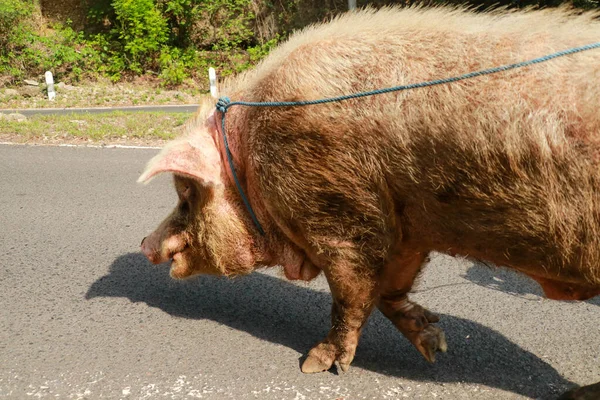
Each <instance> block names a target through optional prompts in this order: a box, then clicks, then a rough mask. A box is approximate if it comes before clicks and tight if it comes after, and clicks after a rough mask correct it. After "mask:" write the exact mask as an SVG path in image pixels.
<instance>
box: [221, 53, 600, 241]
mask: <svg viewBox="0 0 600 400" xmlns="http://www.w3.org/2000/svg"><path fill="white" fill-rule="evenodd" d="M597 48H600V42H597V43H592V44H588V45H585V46H580V47H574V48H571V49H567V50H562V51H559V52H556V53H552V54H548V55H545V56H543V57H539V58H534V59H532V60H528V61H522V62H519V63H515V64H508V65H502V66H499V67H494V68H488V69H483V70H480V71H474V72H469V73H467V74H463V75H459V76H455V77H451V78H444V79H436V80H432V81H427V82H420V83H412V84H409V85H401V86H394V87H390V88H384V89H377V90H371V91H368V92H359V93H353V94H348V95H344V96H338V97H330V98H324V99H317V100H301V101H265V102H248V101H234V102H232V101H231V100H229V98H228V97H221V98H220V99H219V101H218V102H217V105H216V107H217V110H218V111H220V112H221V130H222V134H223V141H224V143H225V152H226V154H227V161H228V162H229V167H230V168H231V173H232V175H233V180H234V181H235V185H236V187H237V189H238V191H239V193H240V196H241V198H242V201H243V202H244V205H245V206H246V209H247V210H248V213H249V214H250V217H251V218H252V221H253V222H254V225H255V226H256V229H257V230H258V231H259V232H260V234H261V235H264V234H265V232H264V230H263V228H262V226H261V224H260V222H259V221H258V218H257V217H256V214H254V211H253V209H252V206H251V205H250V202H249V201H248V198H247V197H246V194H245V193H244V190H243V189H242V186H241V184H240V182H239V179H238V177H237V174H236V172H235V166H234V165H233V156H232V155H231V151H230V150H229V143H228V141H227V135H226V133H225V115H226V114H227V110H228V109H229V108H231V107H233V106H245V107H299V106H311V105H317V104H326V103H334V102H339V101H345V100H350V99H358V98H361V97H367V96H374V95H379V94H385V93H391V92H399V91H403V90H410V89H418V88H423V87H429V86H436V85H442V84H447V83H453V82H458V81H462V80H466V79H471V78H476V77H479V76H484V75H490V74H495V73H499V72H504V71H509V70H511V69H517V68H523V67H527V66H530V65H534V64H539V63H542V62H546V61H550V60H553V59H555V58H558V57H563V56H567V55H571V54H575V53H580V52H582V51H587V50H592V49H597Z"/></svg>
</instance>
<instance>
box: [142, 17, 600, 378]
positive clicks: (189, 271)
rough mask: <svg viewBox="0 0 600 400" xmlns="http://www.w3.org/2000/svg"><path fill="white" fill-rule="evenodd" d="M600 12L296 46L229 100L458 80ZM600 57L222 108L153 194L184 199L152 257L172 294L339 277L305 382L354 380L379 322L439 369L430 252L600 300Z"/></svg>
mask: <svg viewBox="0 0 600 400" xmlns="http://www.w3.org/2000/svg"><path fill="white" fill-rule="evenodd" d="M595 17H596V14H593V13H578V14H576V13H574V12H571V11H569V10H566V9H558V10H542V11H526V12H507V11H498V12H493V13H488V14H484V13H478V14H475V13H471V12H469V11H466V10H463V9H454V8H446V7H441V8H431V9H429V8H420V7H416V8H415V7H413V8H404V9H400V8H387V9H383V10H380V11H375V10H365V11H360V12H354V13H348V14H346V15H343V16H341V17H338V18H336V19H334V20H333V21H331V22H329V23H326V24H321V25H316V26H311V27H308V28H306V29H304V30H303V31H301V32H299V33H296V34H295V35H293V36H292V37H291V38H290V39H289V40H288V41H286V42H285V43H283V44H281V45H280V46H279V47H278V48H277V49H275V50H274V51H273V52H272V53H271V54H270V55H269V56H268V57H267V58H266V59H265V60H263V61H262V62H261V63H260V64H259V65H258V66H257V67H256V68H254V69H253V70H251V71H249V72H246V73H243V74H240V75H238V76H236V77H234V78H231V79H229V80H228V81H227V82H226V83H225V87H226V88H225V89H224V91H223V92H222V94H223V95H227V96H229V97H230V98H231V99H232V100H234V101H235V100H243V101H253V102H265V101H297V100H313V99H319V98H328V97H335V96H340V95H344V94H349V93H356V92H361V91H369V90H373V89H378V88H387V87H392V86H396V85H403V84H410V83H417V82H423V81H429V80H433V79H438V78H445V77H452V76H457V75H461V74H464V73H467V72H471V71H476V70H481V69H485V68H490V67H495V66H499V65H505V64H511V63H515V62H519V61H524V60H528V59H533V58H536V57H540V56H542V55H545V54H550V53H554V52H557V51H559V50H564V49H569V48H572V47H576V46H581V45H585V44H589V43H594V42H596V41H598V38H600V22H598V20H597V19H596V18H595ZM598 82H600V50H590V51H585V52H582V53H578V54H575V55H570V56H566V57H561V58H557V59H555V60H552V61H549V62H545V63H541V64H537V65H534V66H530V67H526V68H520V69H515V70H510V71H505V72H502V73H498V74H493V75H486V76H481V77H477V78H473V79H468V80H464V81H460V82H455V83H451V84H445V85H439V86H434V87H428V88H420V89H416V90H410V91H401V92H394V93H389V94H383V95H377V96H370V97H366V98H360V99H352V100H347V101H343V102H335V103H329V104H322V105H311V106H304V107H276V108H264V107H244V106H232V107H231V108H229V109H228V110H227V114H226V115H227V118H226V134H227V139H228V142H229V147H230V150H231V155H232V162H233V165H234V167H235V171H236V173H237V177H238V178H239V183H240V186H241V187H242V188H243V191H244V192H245V194H246V195H247V198H248V201H249V203H250V204H251V206H252V209H253V210H254V212H255V214H256V218H257V219H258V221H259V222H260V225H261V226H262V227H263V228H264V235H262V234H261V233H260V232H259V230H258V229H257V227H256V226H255V224H254V223H253V220H252V219H251V216H250V214H249V211H248V210H247V208H246V206H245V205H244V202H243V200H242V197H241V196H240V192H239V191H238V189H237V187H236V184H235V182H234V177H233V175H232V169H231V168H230V165H229V161H228V159H227V155H226V149H225V145H224V139H223V132H222V128H221V112H219V111H217V110H216V109H215V105H214V103H215V102H214V100H209V99H205V100H203V102H202V105H201V106H200V108H199V110H198V112H197V114H196V115H195V116H194V117H193V118H192V119H191V120H190V121H189V122H188V124H187V126H186V131H185V133H184V134H182V136H181V137H179V138H178V139H176V140H174V141H172V142H171V143H169V144H168V145H167V146H166V147H165V148H164V149H163V150H162V151H161V152H160V154H158V155H157V156H156V157H154V158H153V159H152V160H151V161H150V162H149V164H148V166H147V168H146V170H145V172H144V173H143V175H142V176H141V177H140V181H143V182H145V181H148V180H149V179H150V178H152V177H153V176H155V175H156V174H158V173H161V172H171V173H173V175H174V180H175V189H176V191H177V195H178V197H179V201H178V204H177V206H176V207H175V209H174V210H173V212H172V213H171V214H170V215H169V216H168V217H167V218H166V219H165V220H164V221H163V222H162V223H161V225H160V226H159V227H158V228H157V229H156V231H155V232H153V233H152V234H150V235H149V236H148V237H146V238H145V239H144V241H143V242H142V251H143V253H144V254H145V255H146V256H147V257H148V259H149V260H150V261H152V262H153V263H161V262H165V261H168V260H170V261H171V270H170V271H171V276H172V277H174V278H186V277H189V276H193V275H196V274H202V273H207V274H219V275H226V276H234V275H240V274H246V273H249V272H251V271H253V270H255V269H256V268H258V267H263V266H266V267H270V266H281V267H282V268H283V271H284V273H285V276H286V277H287V278H288V279H302V280H310V279H312V278H314V277H315V276H317V275H318V274H320V273H321V272H323V273H324V274H325V277H326V278H327V281H328V283H329V286H330V288H331V295H332V297H333V307H332V328H331V330H330V332H329V334H328V335H327V337H326V338H325V339H324V340H323V341H322V342H320V343H318V344H316V345H315V347H313V348H312V349H311V350H310V352H309V353H308V356H307V358H306V360H305V361H304V363H303V365H302V371H304V372H319V371H324V370H327V369H329V368H330V367H331V366H332V365H333V363H334V362H336V361H337V362H338V363H339V366H340V367H341V369H342V370H346V369H348V367H349V365H350V363H351V362H352V359H353V357H354V354H355V349H356V346H357V343H358V340H359V336H360V332H361V329H362V327H363V325H364V323H365V321H366V319H367V318H368V316H369V314H370V313H371V311H372V310H373V307H377V308H379V309H380V310H381V311H382V313H383V314H384V315H385V316H386V317H387V318H389V319H390V320H391V321H392V322H393V323H394V325H395V326H396V327H397V328H398V329H399V330H400V332H402V334H404V336H406V337H407V338H408V340H410V342H412V343H413V345H414V346H415V347H416V348H417V349H418V350H419V351H420V352H421V353H422V354H423V356H424V357H425V358H426V359H427V360H429V361H433V360H434V357H435V354H436V352H437V351H445V349H446V341H445V339H444V334H443V332H442V331H441V329H439V328H438V327H437V325H435V322H437V321H438V318H437V317H436V316H435V315H434V314H433V313H431V312H429V311H428V310H426V309H425V308H423V307H421V306H420V305H418V304H416V303H415V302H412V301H410V300H409V298H408V293H409V291H410V290H411V287H412V285H413V282H414V280H415V278H416V276H417V275H418V274H419V271H420V270H421V268H422V267H423V265H424V264H425V263H426V261H427V256H428V254H429V253H430V252H432V251H438V252H443V253H448V254H452V255H462V256H466V257H471V258H474V259H478V260H485V261H487V262H491V263H493V264H496V265H498V266H503V267H507V268H512V269H514V270H517V271H520V272H521V273H523V274H525V275H528V276H529V277H531V278H532V279H534V280H535V281H537V282H538V283H539V284H540V285H541V287H542V288H543V290H544V292H545V293H546V295H547V297H549V298H552V299H559V300H582V299H587V298H590V297H593V296H596V295H598V294H599V293H600V112H599V111H598V110H599V106H600V84H598Z"/></svg>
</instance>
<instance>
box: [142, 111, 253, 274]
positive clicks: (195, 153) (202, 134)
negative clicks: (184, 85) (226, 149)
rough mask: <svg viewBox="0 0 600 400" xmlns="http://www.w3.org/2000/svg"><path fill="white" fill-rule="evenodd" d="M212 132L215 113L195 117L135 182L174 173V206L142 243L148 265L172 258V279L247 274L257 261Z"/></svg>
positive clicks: (250, 236) (250, 237)
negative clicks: (229, 186)
mask: <svg viewBox="0 0 600 400" xmlns="http://www.w3.org/2000/svg"><path fill="white" fill-rule="evenodd" d="M204 115H207V114H204ZM216 133H217V132H216V125H215V121H214V114H209V115H208V116H207V117H203V116H202V113H200V114H199V115H198V116H197V117H196V118H195V120H193V121H191V122H190V123H189V124H188V127H187V133H186V134H185V135H184V136H183V137H182V138H179V139H177V140H175V141H174V142H171V143H170V144H168V145H167V146H166V147H165V148H164V149H163V150H162V151H161V152H160V153H159V154H158V155H157V156H156V157H154V158H153V159H152V160H150V162H149V163H148V165H147V167H146V170H145V171H144V173H143V174H142V175H141V176H140V178H139V179H138V182H148V181H149V180H150V179H151V178H152V177H154V176H156V175H157V174H159V173H161V172H171V173H173V175H174V181H175V190H176V191H177V196H178V198H179V200H178V202H177V206H176V207H175V209H174V210H173V211H172V212H171V214H170V215H169V216H167V218H166V219H165V220H164V221H163V222H162V223H161V224H160V225H159V226H158V228H157V229H156V230H155V231H154V232H153V233H151V234H150V235H149V236H147V237H145V238H144V239H143V240H142V245H141V250H142V252H143V253H144V254H145V255H146V257H147V258H148V259H149V260H150V261H151V262H152V263H154V264H158V263H162V262H166V261H169V260H171V271H170V273H171V276H172V277H173V278H178V279H182V278H187V277H190V276H193V275H197V274H204V273H206V274H222V275H238V274H243V273H248V272H250V271H251V270H252V269H253V268H254V266H255V264H256V261H257V249H256V247H255V242H254V240H253V238H252V235H251V234H250V232H249V228H248V226H247V221H246V218H245V217H244V213H243V210H242V209H241V207H240V205H239V203H238V202H237V201H236V195H235V193H234V192H232V191H230V190H228V189H227V187H226V186H227V185H226V184H225V180H226V179H227V178H226V175H225V174H223V168H222V159H221V157H220V153H219V150H218V148H217V142H216Z"/></svg>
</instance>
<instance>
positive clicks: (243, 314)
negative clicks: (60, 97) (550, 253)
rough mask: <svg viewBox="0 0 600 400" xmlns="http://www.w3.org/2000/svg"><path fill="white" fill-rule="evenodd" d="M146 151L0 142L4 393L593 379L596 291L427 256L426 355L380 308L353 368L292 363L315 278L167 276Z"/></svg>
mask: <svg viewBox="0 0 600 400" xmlns="http://www.w3.org/2000/svg"><path fill="white" fill-rule="evenodd" d="M156 151H157V150H140V149H102V148H67V147H33V146H11V145H1V146H0V398H11V399H13V398H14V399H28V398H68V399H84V398H86V399H96V398H126V399H145V398H160V399H163V398H165V399H188V398H189V399H192V398H202V399H255V398H256V399H290V400H291V399H297V400H300V399H346V400H350V399H398V398H409V399H412V398H423V399H522V398H541V399H546V398H553V397H556V394H557V393H560V392H563V391H564V390H566V389H567V388H570V387H573V386H575V385H584V384H591V383H594V382H597V381H600V335H599V334H598V332H599V329H598V326H599V324H600V298H596V299H594V300H591V301H587V302H579V303H562V302H554V301H550V300H546V299H544V298H542V297H541V296H540V294H541V293H540V290H539V289H538V287H537V286H536V285H534V284H533V283H531V282H530V281H528V280H525V279H522V278H521V277H519V276H517V275H515V274H513V273H510V272H506V271H502V270H492V269H489V268H486V267H481V266H475V265H474V264H473V263H470V262H467V261H460V260H456V259H453V258H450V257H447V256H443V255H435V256H434V257H433V259H432V262H431V264H430V265H429V267H428V268H427V270H426V272H425V274H424V276H423V278H422V279H421V281H420V284H419V286H418V290H419V292H418V293H416V294H415V295H414V296H413V298H414V299H416V300H417V301H419V302H420V303H421V304H423V305H424V306H427V307H429V308H430V309H432V310H433V311H436V312H438V313H440V314H441V318H442V320H441V322H440V325H441V327H442V328H443V329H444V330H445V332H446V335H447V339H448V345H449V349H448V353H446V354H442V355H439V356H438V361H437V362H436V363H435V364H433V365H430V364H428V363H427V362H425V361H424V360H423V359H422V357H421V356H420V355H419V354H418V352H417V351H416V350H415V349H413V348H412V346H411V345H410V344H409V343H408V341H407V340H405V339H404V338H403V337H402V336H401V335H400V334H399V333H398V332H397V331H396V330H395V328H394V327H393V326H392V325H391V324H390V323H389V322H388V321H387V320H385V318H384V317H382V316H381V315H380V314H379V313H377V312H376V313H375V314H374V315H373V316H372V317H371V318H370V320H369V323H368V325H367V326H366V328H365V330H364V334H363V337H362V340H361V343H360V344H359V348H358V352H357V355H356V359H355V361H354V363H353V367H352V368H351V369H350V371H348V372H347V373H341V372H339V373H338V371H336V370H332V371H330V372H326V373H322V374H317V375H303V374H302V373H301V372H300V369H299V363H300V360H301V358H302V357H303V355H304V354H305V353H306V352H307V351H308V350H309V349H310V347H311V346H312V345H313V344H314V343H315V342H317V341H319V340H321V339H322V338H323V337H324V336H325V334H326V332H327V329H328V322H329V308H330V297H329V294H328V293H327V292H328V290H327V285H326V282H325V281H324V280H323V279H320V278H319V279H317V280H316V281H314V282H312V283H310V284H298V285H296V284H292V283H289V282H286V281H285V280H284V279H282V278H281V276H282V274H281V272H279V271H277V270H270V271H262V272H259V273H254V274H252V275H250V276H247V277H243V278H239V279H235V280H226V279H223V278H220V279H219V278H210V277H202V278H200V279H194V280H191V281H186V282H174V281H171V280H170V278H169V277H168V272H167V268H168V267H167V266H166V265H161V266H151V265H150V264H149V263H148V262H147V261H146V260H145V259H144V258H143V257H142V256H141V255H140V254H139V253H138V246H139V243H140V241H141V239H142V237H143V236H144V235H146V234H147V233H149V232H150V231H151V230H152V229H153V228H154V227H155V226H156V224H158V222H159V221H160V220H161V219H162V218H163V217H164V216H165V215H166V214H167V213H168V212H169V211H170V209H171V207H172V205H174V203H175V201H176V198H175V193H174V191H173V190H172V188H171V183H170V178H169V177H168V176H163V177H160V178H158V179H157V180H155V181H153V182H152V183H151V184H150V185H149V186H142V185H138V184H136V183H135V181H136V179H137V177H138V175H139V174H140V173H141V172H142V169H143V167H144V164H145V162H146V161H147V160H148V159H149V158H150V157H151V156H152V155H154V154H155V153H156Z"/></svg>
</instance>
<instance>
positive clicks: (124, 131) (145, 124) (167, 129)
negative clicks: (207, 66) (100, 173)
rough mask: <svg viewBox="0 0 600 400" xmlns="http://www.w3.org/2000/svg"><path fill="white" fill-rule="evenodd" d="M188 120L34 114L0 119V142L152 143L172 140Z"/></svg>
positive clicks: (167, 116) (167, 115)
mask: <svg viewBox="0 0 600 400" xmlns="http://www.w3.org/2000/svg"><path fill="white" fill-rule="evenodd" d="M189 117H190V115H189V114H187V113H163V112H144V113H126V112H110V113H103V114H67V115H34V116H32V117H30V118H28V119H26V120H25V121H22V122H19V121H13V120H9V119H6V118H0V140H2V141H6V140H8V141H13V142H32V141H47V142H49V143H52V142H69V141H74V142H78V141H81V140H83V141H89V142H104V143H119V142H127V143H136V142H139V143H153V142H156V141H160V140H163V141H166V140H170V139H173V138H175V137H176V136H177V135H178V134H179V133H180V131H181V130H182V128H183V126H184V124H185V122H186V121H187V120H188V119H189Z"/></svg>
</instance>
